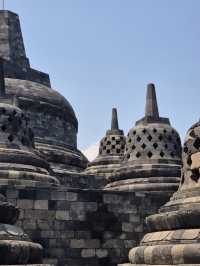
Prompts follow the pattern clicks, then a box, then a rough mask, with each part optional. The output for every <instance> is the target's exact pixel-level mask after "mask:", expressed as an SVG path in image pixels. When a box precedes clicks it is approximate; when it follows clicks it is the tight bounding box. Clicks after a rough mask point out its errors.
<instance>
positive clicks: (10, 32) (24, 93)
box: [0, 10, 87, 177]
mask: <svg viewBox="0 0 200 266" xmlns="http://www.w3.org/2000/svg"><path fill="white" fill-rule="evenodd" d="M0 58H2V59H3V67H4V74H5V78H6V79H5V86H6V93H7V97H8V98H13V97H15V98H17V100H18V103H19V106H18V107H19V108H20V109H21V110H23V111H24V112H25V114H26V115H27V116H28V117H29V119H30V121H31V128H32V129H33V131H34V135H35V147H36V149H38V150H39V151H40V152H41V153H43V155H44V157H45V158H46V160H47V161H48V162H49V163H50V164H51V168H52V169H53V171H54V174H55V175H57V176H58V177H59V175H65V176H66V172H67V171H69V172H79V171H82V170H83V169H84V168H85V167H86V165H87V160H86V158H85V157H84V155H83V154H82V153H81V152H80V151H79V150H78V149H77V132H78V121H77V118H76V115H75V113H74V110H73V108H72V106H71V104H70V103H69V102H68V101H67V100H66V99H65V98H64V97H63V96H62V95H61V94H59V93H58V92H57V91H56V90H54V89H52V87H51V83H50V79H49V75H48V74H46V73H42V72H40V71H37V70H35V69H32V68H31V67H30V63H29V59H28V58H27V56H26V52H25V48H24V42H23V37H22V33H21V27H20V21H19V17H18V15H17V14H15V13H13V12H10V11H6V10H0Z"/></svg>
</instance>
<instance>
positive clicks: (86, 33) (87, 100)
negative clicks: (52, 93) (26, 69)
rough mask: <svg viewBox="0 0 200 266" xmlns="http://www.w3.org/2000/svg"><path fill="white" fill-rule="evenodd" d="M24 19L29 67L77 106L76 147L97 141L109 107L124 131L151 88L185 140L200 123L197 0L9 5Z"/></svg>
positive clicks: (18, 0) (26, 0) (29, 0)
mask: <svg viewBox="0 0 200 266" xmlns="http://www.w3.org/2000/svg"><path fill="white" fill-rule="evenodd" d="M5 2H6V9H10V10H12V11H14V12H16V13H18V14H19V15H20V18H21V24H22V30H23V35H24V40H25V46H26V51H27V55H28V57H29V58H30V61H31V65H32V67H34V68H36V69H38V70H42V71H44V72H48V73H50V77H51V81H52V85H53V87H54V88H56V89H57V90H58V91H59V92H60V93H62V94H63V95H64V96H65V97H66V98H67V99H68V100H69V101H70V102H71V104H72V105H73V107H74V110H75V112H76V115H77V117H78V120H79V134H78V143H79V147H80V148H85V147H87V146H89V145H90V144H92V143H95V142H97V141H99V139H100V138H101V137H103V136H104V134H105V131H106V129H107V128H108V127H109V126H110V115H111V108H112V107H113V106H116V107H117V108H118V112H119V123H120V127H121V128H122V129H124V131H125V133H127V131H128V129H130V128H131V127H132V126H133V125H134V123H135V121H136V120H138V119H139V118H141V117H142V116H143V113H144V103H145V94H146V84H147V83H149V82H154V83H155V84H156V88H157V97H158V102H159V107H160V114H161V115H162V116H167V117H170V120H171V123H172V125H173V126H174V127H175V128H176V129H177V130H178V131H179V132H180V134H181V136H182V138H183V137H184V135H185V132H186V130H187V129H188V128H189V127H190V126H191V124H192V123H194V122H196V121H197V120H199V117H200V1H199V0H59V1H58V0H42V1H41V0H5Z"/></svg>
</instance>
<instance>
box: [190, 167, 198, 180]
mask: <svg viewBox="0 0 200 266" xmlns="http://www.w3.org/2000/svg"><path fill="white" fill-rule="evenodd" d="M191 179H192V180H194V181H195V182H198V180H199V169H194V170H193V171H192V175H191Z"/></svg>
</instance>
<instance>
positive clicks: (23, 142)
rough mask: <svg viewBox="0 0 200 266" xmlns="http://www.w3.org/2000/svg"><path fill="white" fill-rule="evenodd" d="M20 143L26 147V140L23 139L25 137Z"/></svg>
mask: <svg viewBox="0 0 200 266" xmlns="http://www.w3.org/2000/svg"><path fill="white" fill-rule="evenodd" d="M21 142H22V144H23V145H26V139H25V137H22V139H21Z"/></svg>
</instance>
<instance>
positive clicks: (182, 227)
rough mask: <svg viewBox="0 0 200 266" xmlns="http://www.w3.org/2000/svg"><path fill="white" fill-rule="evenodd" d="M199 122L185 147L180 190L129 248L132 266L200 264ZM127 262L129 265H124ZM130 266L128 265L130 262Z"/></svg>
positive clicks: (186, 141) (151, 218) (189, 132)
mask: <svg viewBox="0 0 200 266" xmlns="http://www.w3.org/2000/svg"><path fill="white" fill-rule="evenodd" d="M199 221H200V123H199V122H198V123H196V124H195V125H194V126H192V127H191V128H190V129H189V131H188V133H187V136H186V139H185V143H184V149H183V170H182V177H181V183H180V187H179V190H178V191H177V192H176V193H175V194H174V195H173V197H172V198H171V200H170V201H169V202H168V203H167V204H166V205H165V206H163V207H162V208H161V209H160V211H159V213H158V214H155V215H152V216H150V217H148V218H147V225H148V227H149V229H150V231H151V232H150V233H148V234H146V235H145V236H144V238H143V239H142V241H141V243H140V246H139V247H136V248H133V249H132V250H131V251H130V254H129V259H130V262H131V264H130V265H140V266H147V265H148V266H149V265H159V266H160V265H170V266H172V265H181V266H199V265H200V223H199ZM125 265H126V264H125ZM128 265H129V264H128Z"/></svg>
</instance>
